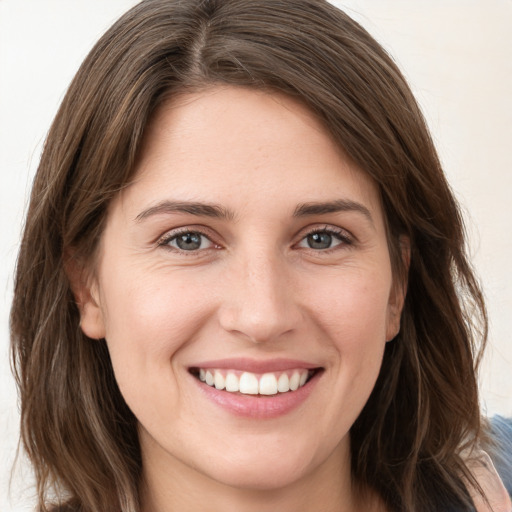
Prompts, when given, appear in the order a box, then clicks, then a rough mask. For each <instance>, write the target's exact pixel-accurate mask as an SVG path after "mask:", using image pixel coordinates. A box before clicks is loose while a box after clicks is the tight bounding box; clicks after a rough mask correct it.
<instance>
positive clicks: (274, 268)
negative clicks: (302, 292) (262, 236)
mask: <svg viewBox="0 0 512 512" xmlns="http://www.w3.org/2000/svg"><path fill="white" fill-rule="evenodd" d="M224 283H225V286H224V287H223V289H224V291H225V295H224V297H223V298H222V304H221V306H220V309H219V321H220V324H221V327H222V328H223V329H224V330H226V331H228V332H230V333H232V334H236V335H237V336H239V337H241V338H244V339H247V340H250V341H251V342H253V343H263V342H271V341H276V340H279V339H281V338H282V337H283V336H285V335H287V334H288V335H289V334H290V333H292V332H293V331H294V330H296V329H297V328H298V327H299V325H300V322H301V320H302V314H301V308H300V305H299V302H298V300H297V299H298V297H297V295H296V293H295V286H294V283H293V275H292V272H291V271H290V269H289V268H288V265H287V263H286V262H285V261H284V258H283V257H280V256H277V255H262V254H254V252H253V253H252V254H249V255H246V256H245V257H241V258H240V261H238V263H237V264H236V265H235V268H231V269H230V271H229V272H228V273H227V274H226V275H225V281H224Z"/></svg>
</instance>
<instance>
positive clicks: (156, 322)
mask: <svg viewBox="0 0 512 512" xmlns="http://www.w3.org/2000/svg"><path fill="white" fill-rule="evenodd" d="M109 269H110V272H109V274H108V278H107V279H105V278H104V279H103V281H102V282H103V283H104V285H103V289H102V300H101V302H102V310H103V314H104V318H105V330H106V336H105V337H106V340H107V344H108V347H109V352H110V356H111V359H112V364H113V367H114V371H115V373H116V377H117V379H118V382H119V385H120V386H122V385H125V386H131V385H134V386H136V385H137V379H142V378H146V379H149V380H150V379H151V378H152V377H153V376H155V375H157V374H159V375H160V376H162V375H166V374H169V376H170V378H172V372H171V371H170V370H171V367H170V364H169V363H170V362H171V365H172V362H173V356H174V355H175V354H176V353H177V352H179V350H180V349H182V348H183V347H184V346H186V345H187V343H188V342H190V341H191V340H193V339H194V336H195V335H196V333H197V332H198V331H199V330H200V329H201V326H202V325H203V323H204V322H205V320H206V318H207V317H208V312H209V310H210V309H211V308H210V307H209V300H208V297H207V295H205V294H198V293H197V287H196V286H194V287H191V286H190V283H189V282H187V280H184V279H180V278H179V276H177V275H167V276H166V275H165V274H158V276H157V275H155V274H153V273H151V272H150V271H147V272H146V271H144V270H142V271H139V270H137V269H133V268H130V269H126V270H125V271H123V269H122V267H121V265H118V266H117V268H115V269H113V266H112V265H111V266H109ZM127 275H128V276H129V277H128V278H127V277H126V276H127ZM139 384H140V382H139Z"/></svg>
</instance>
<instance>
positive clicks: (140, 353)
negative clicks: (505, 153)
mask: <svg viewBox="0 0 512 512" xmlns="http://www.w3.org/2000/svg"><path fill="white" fill-rule="evenodd" d="M462 298H464V301H462ZM11 325H12V340H13V353H14V358H15V361H16V369H17V377H18V384H19V388H20V394H21V401H22V437H23V442H24V445H25V448H26V450H27V452H28V454H29V456H30V458H31V460H32V463H33V465H34V468H35V471H36V476H37V480H38V493H39V506H40V507H41V508H43V509H44V507H45V505H44V504H45V503H47V502H48V490H49V488H51V487H52V486H54V487H55V488H56V490H57V496H58V499H57V500H56V501H57V503H56V504H59V505H64V504H66V505H67V507H69V509H72V510H94V511H96V510H98V511H99V510H126V511H135V510H142V511H149V510H151V511H166V510H180V511H182V510H221V509H222V510H226V509H227V510H237V511H249V510H258V511H262V510H282V511H287V510H326V511H327V510H336V511H355V510H411V511H412V510H414V511H423V510H424V511H427V510H428V511H430V510H454V511H455V510H457V511H459V510H460V511H462V510H471V509H472V507H473V505H476V506H478V507H479V508H481V507H487V509H489V508H488V507H489V503H488V502H489V501H493V500H494V499H495V498H496V496H498V498H499V496H500V495H499V492H501V487H500V482H499V480H497V479H496V478H495V477H494V476H493V472H492V468H491V466H489V469H486V468H485V463H486V461H485V458H484V456H483V455H481V454H480V451H479V447H480V445H481V443H482V442H483V436H482V426H481V422H480V414H479V409H478V397H477V384H476V379H475V364H477V363H478V360H479V355H480V349H481V347H482V346H483V343H484V340H485V331H486V316H485V308H484V304H483V300H482V296H481V292H480V290H479V287H478V285H477V282H476V280H475V278H474V276H473V274H472V272H471V268H470V266H469V264H468V261H467V259H466V256H465V253H464V237H463V229H462V223H461V219H460V215H459V211H458V207H457V204H456V202H455V200H454V198H453V197H452V195H451V193H450V190H449V188H448V185H447V183H446V181H445V178H444V175H443V172H442V169H441V167H440V164H439V161H438V159H437V156H436V153H435V150H434V148H433V145H432V142H431V139H430V137H429V134H428V131H427V129H426V126H425V123H424V121H423V119H422V116H421V113H420V111H419V109H418V107H417V105H416V103H415V101H414V99H413V97H412V94H411V92H410V90H409V88H408V86H407V84H406V83H405V81H404V79H403V77H402V76H401V74H400V72H399V71H398V70H397V68H396V66H395V65H394V64H393V62H392V61H391V60H390V59H389V57H388V56H387V55H386V53H385V52H384V51H383V50H382V48H381V47H380V46H379V45H378V44H377V43H376V42H375V41H374V40H373V39H372V38H371V37H370V36H369V35H368V34H367V33H366V32H365V31H364V30H363V29H362V28H361V27H359V26H358V25H357V24H356V23H354V22H353V21H352V20H350V18H348V17H347V16H346V15H345V14H344V13H342V12H341V11H339V10H337V9H335V8H334V7H332V6H330V5H329V4H327V3H324V2H322V1H319V0H315V1H281V0H280V1H270V0H266V1H265V0H258V1H254V0H232V1H225V0H224V1H208V2H205V1H199V0H197V1H196V0H193V1H188V2H179V1H170V0H150V1H145V2H142V3H141V4H139V5H138V6H136V7H135V8H134V9H132V10H131V11H130V12H129V13H127V14H126V15H125V16H124V17H123V18H121V19H120V20H119V21H118V22H117V23H116V24H115V25H114V26H113V27H112V28H111V29H110V30H109V31H108V32H107V33H106V34H105V36H103V37H102V38H101V40H100V41H99V42H98V44H97V45H96V46H95V48H94V49H93V50H92V52H91V54H90V55H89V57H88V58H87V59H86V61H85V62H84V64H83V66H82V67H81V69H80V70H79V72H78V74H77V76H76V77H75V79H74V81H73V83H72V85H71V87H70V89H69V91H68V93H67V95H66V97H65V99H64V101H63V103H62V106H61V108H60V111H59V113H58V114H57V117H56V119H55V122H54V124H53V126H52V129H51V131H50V133H49V136H48V139H47V142H46V145H45V150H44V153H43V156H42V159H41V163H40V167H39V170H38V173H37V177H36V180H35V183H34V188H33V192H32V198H31V206H30V209H29V212H28V216H27V223H26V227H25V233H24V237H23V242H22V246H21V250H20V256H19V261H18V268H17V278H16V289H15V299H14V304H13V309H12V317H11ZM487 482H490V483H491V484H492V485H495V486H496V487H497V489H498V493H497V494H496V493H495V492H487V490H488V488H489V486H488V485H487ZM501 501H502V503H501V504H498V505H499V506H502V507H506V506H508V505H507V504H506V498H505V497H504V498H503V499H502V500H501ZM481 509H482V510H484V508H481ZM496 510H497V508H496ZM503 510H506V508H503Z"/></svg>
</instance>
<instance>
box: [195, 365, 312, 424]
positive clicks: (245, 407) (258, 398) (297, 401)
mask: <svg viewBox="0 0 512 512" xmlns="http://www.w3.org/2000/svg"><path fill="white" fill-rule="evenodd" d="M321 374H322V372H321V371H318V372H316V373H315V374H314V375H313V376H312V377H311V378H310V379H309V381H308V382H307V383H306V384H305V385H304V386H302V387H300V388H299V389H297V390H296V391H288V392H287V393H278V394H277V395H270V396H268V395H243V394H241V393H230V392H228V391H222V390H219V389H216V388H214V387H212V386H209V385H208V384H204V383H203V382H201V381H200V380H199V379H197V378H196V377H194V376H192V378H193V379H194V381H195V382H196V383H197V385H198V386H199V389H200V391H201V392H202V393H203V394H204V396H206V397H207V398H208V399H209V400H211V401H212V402H214V403H215V404H216V405H219V406H220V407H222V408H223V409H225V410H227V411H228V412H230V413H232V414H234V415H236V416H243V417H247V418H259V419H270V418H277V417H279V416H283V415H285V414H288V413H289V412H291V411H293V410H294V409H296V408H297V407H299V406H300V405H301V404H302V403H304V402H305V401H306V399H307V398H308V396H309V395H310V393H311V392H312V391H313V388H314V387H315V385H316V383H317V382H318V379H319V378H320V376H321Z"/></svg>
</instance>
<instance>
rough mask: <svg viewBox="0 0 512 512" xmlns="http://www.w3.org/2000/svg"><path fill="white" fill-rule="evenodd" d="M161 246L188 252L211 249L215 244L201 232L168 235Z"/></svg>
mask: <svg viewBox="0 0 512 512" xmlns="http://www.w3.org/2000/svg"><path fill="white" fill-rule="evenodd" d="M159 245H161V246H167V247H171V248H173V249H178V250H179V251H186V252H192V251H199V250H203V249H210V248H212V247H213V246H214V244H213V242H212V241H211V240H210V239H209V238H208V237H207V236H206V235H204V234H203V233H200V232H199V231H182V232H181V233H174V234H171V235H167V236H166V237H165V238H163V239H162V240H161V241H160V242H159Z"/></svg>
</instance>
